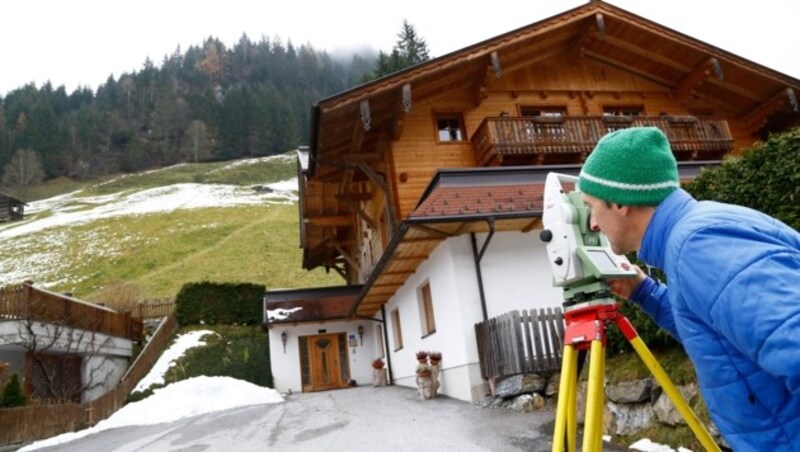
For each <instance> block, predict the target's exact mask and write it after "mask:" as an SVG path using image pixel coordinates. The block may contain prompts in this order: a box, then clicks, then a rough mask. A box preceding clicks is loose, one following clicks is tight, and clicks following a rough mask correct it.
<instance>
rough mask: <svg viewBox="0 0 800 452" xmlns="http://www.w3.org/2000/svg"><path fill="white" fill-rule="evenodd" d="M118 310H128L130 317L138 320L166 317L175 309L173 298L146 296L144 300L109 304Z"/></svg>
mask: <svg viewBox="0 0 800 452" xmlns="http://www.w3.org/2000/svg"><path fill="white" fill-rule="evenodd" d="M109 306H112V307H113V308H114V309H115V310H117V311H119V312H130V314H131V317H133V318H135V319H139V320H150V319H158V318H161V317H166V316H168V315H170V314H171V313H172V311H174V310H175V298H173V297H164V298H148V299H146V300H138V301H130V302H123V303H120V302H115V303H113V304H109Z"/></svg>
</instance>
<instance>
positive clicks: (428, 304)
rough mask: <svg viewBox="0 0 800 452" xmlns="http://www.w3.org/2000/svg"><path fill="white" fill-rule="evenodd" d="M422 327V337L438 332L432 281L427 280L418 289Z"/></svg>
mask: <svg viewBox="0 0 800 452" xmlns="http://www.w3.org/2000/svg"><path fill="white" fill-rule="evenodd" d="M417 300H418V302H417V305H418V307H419V320H420V329H421V331H422V338H423V339H424V338H426V337H428V336H430V335H431V334H434V333H436V314H435V312H434V309H433V293H432V291H431V283H430V281H425V282H424V283H422V284H421V285H420V286H419V288H418V289H417Z"/></svg>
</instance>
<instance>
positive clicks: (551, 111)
mask: <svg viewBox="0 0 800 452" xmlns="http://www.w3.org/2000/svg"><path fill="white" fill-rule="evenodd" d="M519 113H520V116H525V117H530V116H541V117H544V118H561V117H564V116H567V109H566V108H565V107H520V109H519Z"/></svg>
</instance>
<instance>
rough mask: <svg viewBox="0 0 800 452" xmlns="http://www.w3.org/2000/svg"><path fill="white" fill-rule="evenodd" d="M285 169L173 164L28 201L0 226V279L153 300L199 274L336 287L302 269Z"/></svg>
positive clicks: (282, 161) (291, 185)
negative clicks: (122, 289)
mask: <svg viewBox="0 0 800 452" xmlns="http://www.w3.org/2000/svg"><path fill="white" fill-rule="evenodd" d="M294 171H295V162H294V157H292V156H288V155H281V156H274V157H268V158H261V159H249V160H240V161H237V162H234V163H214V164H191V165H176V166H174V167H169V168H165V169H162V170H158V171H149V172H146V173H139V174H134V175H128V176H124V177H120V178H116V179H112V180H110V181H105V182H102V183H98V184H95V185H91V186H88V187H86V188H83V189H80V190H77V191H73V192H71V193H67V194H63V195H59V196H55V197H52V198H48V199H44V200H41V201H35V202H32V203H30V206H29V208H28V213H26V216H25V220H24V221H21V222H13V223H2V224H0V243H2V246H3V253H2V255H0V285H6V284H14V283H18V282H21V281H23V280H26V279H30V280H33V281H34V282H35V283H37V284H38V285H40V286H42V287H46V288H48V289H50V290H55V291H59V292H72V293H73V294H75V296H77V297H81V298H86V299H90V300H91V299H93V298H97V297H100V298H103V297H102V296H101V294H102V293H103V292H104V291H107V290H108V289H109V288H112V287H115V286H120V285H126V286H128V287H129V288H133V289H134V290H135V291H136V292H137V294H139V296H141V297H162V296H173V295H175V293H177V291H178V290H179V289H180V287H181V286H182V285H183V284H184V283H186V282H192V281H200V280H210V281H222V282H225V281H239V282H252V283H260V284H265V285H266V286H267V287H270V288H277V287H280V288H288V287H308V286H318V285H338V284H342V282H343V281H342V280H341V278H339V277H338V276H335V275H333V274H325V273H324V272H319V271H317V272H307V271H305V270H302V269H301V258H302V255H301V250H300V248H299V237H298V225H297V221H298V215H297V205H296V202H295V201H296V199H297V197H296V191H295V190H296V188H297V182H296V179H294V180H293V179H291V178H292V177H293V176H294ZM206 182H214V183H206ZM267 187H268V188H269V189H268V188H267ZM104 301H106V300H104Z"/></svg>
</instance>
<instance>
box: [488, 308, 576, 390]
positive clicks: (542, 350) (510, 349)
mask: <svg viewBox="0 0 800 452" xmlns="http://www.w3.org/2000/svg"><path fill="white" fill-rule="evenodd" d="M563 319H564V315H563V313H562V312H561V309H560V308H547V309H539V310H538V311H536V310H530V311H526V310H523V311H522V312H520V311H511V312H509V313H506V314H503V315H501V316H499V317H495V318H492V319H489V320H486V321H484V322H481V323H476V324H475V336H476V338H477V342H478V359H479V360H480V368H481V375H482V376H483V378H485V379H487V380H488V379H492V378H497V377H504V376H510V375H516V374H520V373H537V372H552V371H557V370H559V369H560V368H561V353H562V348H563V338H564V320H563Z"/></svg>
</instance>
